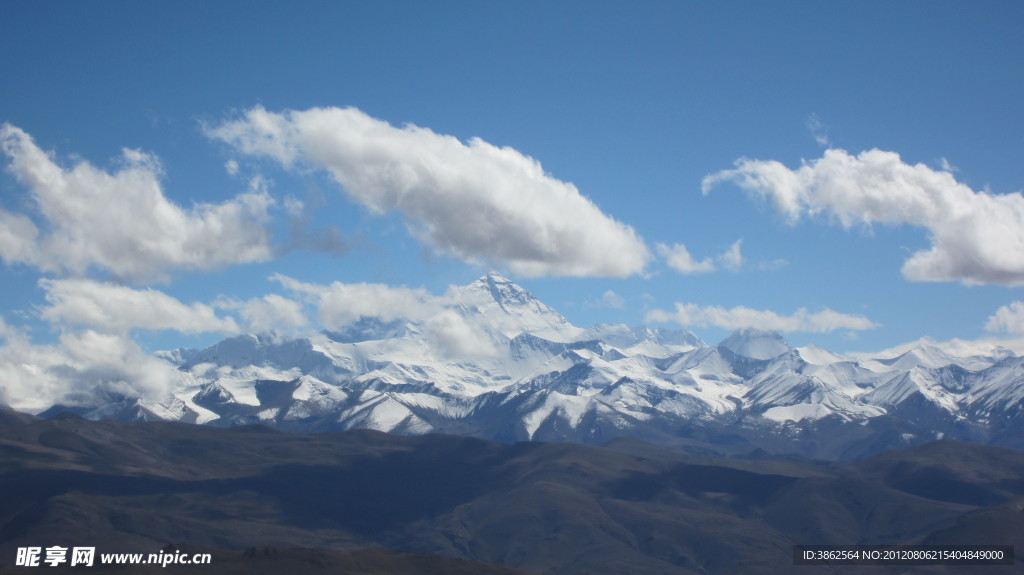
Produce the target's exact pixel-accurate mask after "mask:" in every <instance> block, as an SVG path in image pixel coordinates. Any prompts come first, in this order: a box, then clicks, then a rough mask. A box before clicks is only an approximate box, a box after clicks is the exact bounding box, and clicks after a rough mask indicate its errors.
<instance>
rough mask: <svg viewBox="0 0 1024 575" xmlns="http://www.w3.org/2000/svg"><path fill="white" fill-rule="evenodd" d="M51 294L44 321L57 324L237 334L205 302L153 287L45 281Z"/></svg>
mask: <svg viewBox="0 0 1024 575" xmlns="http://www.w3.org/2000/svg"><path fill="white" fill-rule="evenodd" d="M39 285H40V287H42V288H43V290H44V291H45V292H46V301H47V303H48V305H47V306H45V307H43V308H42V311H41V316H42V317H43V319H46V320H47V321H50V322H52V323H55V324H70V325H78V326H86V327H90V328H95V329H98V330H101V331H103V332H115V333H126V332H128V331H130V330H133V329H147V330H175V331H180V332H184V333H203V332H219V333H237V332H238V331H240V330H239V327H238V325H237V324H236V323H235V320H233V319H232V318H230V317H219V316H217V314H216V312H215V311H214V309H213V308H212V307H210V306H208V305H205V304H201V303H192V304H184V303H182V302H180V301H179V300H177V299H175V298H173V297H171V296H169V295H167V294H165V293H163V292H161V291H157V290H153V289H133V288H130V287H125V286H121V285H115V284H111V283H106V282H98V281H92V280H86V279H62V280H50V279H42V280H39Z"/></svg>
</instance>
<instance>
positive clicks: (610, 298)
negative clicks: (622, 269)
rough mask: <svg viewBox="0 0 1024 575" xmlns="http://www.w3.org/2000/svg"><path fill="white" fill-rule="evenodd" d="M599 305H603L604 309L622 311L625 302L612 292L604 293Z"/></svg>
mask: <svg viewBox="0 0 1024 575" xmlns="http://www.w3.org/2000/svg"><path fill="white" fill-rule="evenodd" d="M601 303H602V304H604V307H610V308H613V309H622V308H624V307H626V300H625V299H623V298H622V296H620V295H619V294H617V293H615V292H614V291H612V290H608V291H606V292H604V295H603V296H601Z"/></svg>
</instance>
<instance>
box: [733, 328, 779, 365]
mask: <svg viewBox="0 0 1024 575" xmlns="http://www.w3.org/2000/svg"><path fill="white" fill-rule="evenodd" d="M718 347H723V348H725V349H727V350H729V351H731V352H733V353H735V354H736V355H741V356H743V357H749V358H751V359H772V358H775V357H778V356H780V355H782V354H784V353H788V352H789V351H790V349H792V348H790V347H789V344H788V343H786V340H784V339H782V336H781V335H779V334H778V333H777V332H774V331H763V330H759V329H743V330H740V331H737V332H735V333H733V334H732V335H730V336H729V337H727V338H725V339H724V340H722V342H721V343H719V344H718Z"/></svg>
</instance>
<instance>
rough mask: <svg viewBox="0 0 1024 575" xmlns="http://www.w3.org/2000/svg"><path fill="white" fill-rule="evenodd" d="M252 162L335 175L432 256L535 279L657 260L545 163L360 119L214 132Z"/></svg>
mask: <svg viewBox="0 0 1024 575" xmlns="http://www.w3.org/2000/svg"><path fill="white" fill-rule="evenodd" d="M208 133H209V135H210V136H211V137H214V138H217V139H220V140H223V141H225V142H227V143H229V144H230V145H232V146H234V147H235V148H236V149H238V150H239V151H241V152H242V153H245V154H250V155H257V156H265V157H269V158H272V159H274V160H276V161H278V162H280V163H281V164H282V165H284V166H285V167H289V168H290V167H298V166H304V167H307V168H313V169H321V170H326V171H327V172H329V173H330V174H331V175H332V176H333V178H334V179H335V180H336V181H337V182H338V183H339V184H340V185H341V186H342V188H343V189H344V191H345V193H346V194H347V195H348V197H350V198H351V199H352V200H354V201H356V202H358V203H360V204H362V205H364V206H366V207H367V208H369V209H370V210H372V211H373V212H376V213H386V212H398V213H401V214H402V215H403V217H404V218H405V221H406V223H407V225H408V227H409V230H410V232H411V233H412V234H413V235H414V236H416V237H417V238H418V239H419V240H420V241H422V242H424V243H425V244H427V245H430V246H432V247H433V248H435V249H437V250H439V251H442V252H445V253H450V254H453V255H455V256H457V257H460V258H462V259H464V260H466V261H470V262H474V263H488V262H490V263H501V264H504V265H505V266H507V267H508V268H509V269H511V270H513V271H515V272H516V273H519V274H522V275H526V276H543V275H562V276H615V277H624V276H629V275H632V274H637V273H641V272H642V271H643V269H644V267H645V266H646V264H647V262H648V261H649V259H650V253H649V250H648V249H647V247H646V245H645V244H644V242H643V240H642V239H641V238H640V237H639V236H638V234H637V233H636V232H635V231H634V230H633V229H632V228H631V227H629V226H627V225H625V224H622V223H620V222H618V221H616V220H614V219H612V218H611V217H609V216H607V215H605V214H604V213H603V212H601V210H600V209H599V208H598V207H597V206H596V205H594V203H593V202H591V201H590V200H589V199H587V198H586V197H585V196H583V195H582V194H581V193H580V192H579V190H578V189H577V188H576V187H575V186H574V185H573V184H571V183H568V182H563V181H560V180H557V179H555V178H553V177H551V176H550V175H548V174H546V173H545V172H544V170H543V168H542V167H541V165H540V163H539V162H537V161H536V160H534V159H532V158H530V157H528V156H525V155H523V154H522V153H520V152H518V151H517V150H514V149H512V148H509V147H497V146H494V145H492V144H489V143H487V142H485V141H483V140H481V139H479V138H474V139H472V140H470V141H469V142H468V143H463V142H462V141H460V140H459V139H457V138H455V137H452V136H446V135H442V134H437V133H435V132H433V131H431V130H429V129H426V128H420V127H418V126H414V125H406V126H404V127H401V128H396V127H394V126H392V125H390V124H388V123H387V122H384V121H381V120H377V119H375V118H372V117H370V116H368V115H366V114H364V113H363V112H361V111H360V110H357V109H354V108H344V109H341V108H315V109H310V110H305V111H286V112H284V113H273V112H268V111H267V110H265V109H263V108H260V107H257V108H253V109H251V110H248V111H247V112H246V113H245V114H244V115H243V116H242V117H241V118H239V119H237V120H234V121H229V122H225V123H224V124H222V125H220V126H216V127H211V128H209V129H208Z"/></svg>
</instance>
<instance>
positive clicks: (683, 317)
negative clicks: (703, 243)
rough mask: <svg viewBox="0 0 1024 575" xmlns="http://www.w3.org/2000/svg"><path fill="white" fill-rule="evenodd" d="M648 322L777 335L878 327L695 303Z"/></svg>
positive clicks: (802, 313) (823, 315) (827, 316)
mask: <svg viewBox="0 0 1024 575" xmlns="http://www.w3.org/2000/svg"><path fill="white" fill-rule="evenodd" d="M646 320H647V321H649V322H675V323H678V324H679V325H681V326H683V327H708V326H714V327H719V328H724V329H730V330H739V329H747V328H754V329H761V330H767V331H778V332H794V331H804V332H814V333H825V332H830V331H835V330H838V329H848V330H865V329H872V328H875V327H878V324H876V323H874V322H872V321H871V320H869V319H867V318H866V317H864V316H860V315H848V314H843V313H839V312H836V311H832V310H830V309H827V308H826V309H824V310H822V311H820V312H816V313H811V312H809V311H807V309H805V308H800V309H798V310H797V311H796V312H795V313H793V314H792V315H779V314H778V313H776V312H774V311H770V310H758V309H752V308H749V307H744V306H737V307H733V308H728V309H727V308H723V307H720V306H707V307H701V306H699V305H697V304H692V303H676V309H675V311H674V312H669V311H664V310H660V309H655V310H651V311H650V312H648V313H647V317H646Z"/></svg>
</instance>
